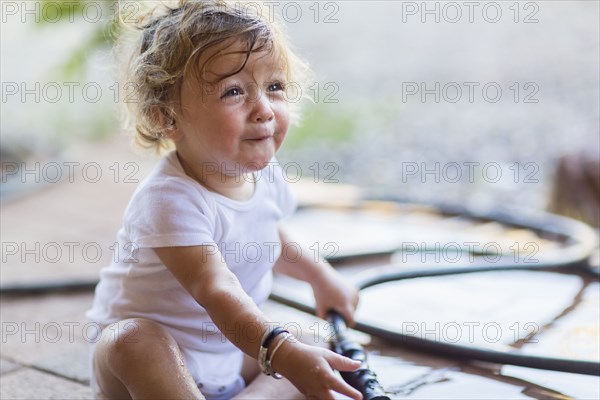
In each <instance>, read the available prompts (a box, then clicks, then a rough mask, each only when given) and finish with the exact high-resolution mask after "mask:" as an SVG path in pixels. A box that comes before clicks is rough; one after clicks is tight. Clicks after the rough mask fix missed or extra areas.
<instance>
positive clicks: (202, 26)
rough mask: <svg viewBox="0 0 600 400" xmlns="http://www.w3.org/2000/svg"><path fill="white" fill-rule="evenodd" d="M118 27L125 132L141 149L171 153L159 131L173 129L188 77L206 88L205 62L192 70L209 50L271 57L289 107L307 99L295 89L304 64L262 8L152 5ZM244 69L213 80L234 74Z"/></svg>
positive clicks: (212, 3)
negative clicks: (131, 132) (231, 47)
mask: <svg viewBox="0 0 600 400" xmlns="http://www.w3.org/2000/svg"><path fill="white" fill-rule="evenodd" d="M140 4H143V3H140ZM146 4H147V3H146ZM120 22H121V25H122V28H123V29H122V32H121V35H120V42H119V43H118V44H117V46H116V47H115V50H116V53H117V57H120V56H122V54H127V53H129V54H131V56H130V57H129V58H128V59H126V60H125V61H124V62H123V64H124V67H125V68H124V70H123V71H122V75H123V78H122V81H124V82H126V85H128V86H129V88H133V90H134V92H135V93H134V94H133V98H134V101H129V102H126V104H127V111H128V112H127V113H126V125H127V126H129V127H134V129H135V142H136V144H138V145H139V146H141V147H143V148H147V149H154V150H156V151H157V152H161V151H163V150H168V149H170V148H172V147H173V145H172V141H171V140H170V139H168V138H167V137H166V136H165V135H164V132H165V130H167V129H169V126H170V125H172V124H174V122H175V116H176V110H177V105H178V104H179V93H180V88H181V85H182V82H183V80H184V78H186V77H191V76H195V77H196V78H198V79H199V82H208V81H206V79H205V67H206V65H207V64H208V62H209V61H210V59H209V60H206V61H205V62H204V63H203V65H198V60H199V58H200V56H201V55H202V54H204V53H205V51H206V50H207V49H210V48H212V47H214V46H218V45H222V44H227V43H230V44H232V43H235V42H238V41H241V43H243V44H244V45H245V51H244V52H243V53H244V54H245V55H246V58H245V60H246V61H247V60H248V58H249V57H250V54H251V53H255V52H263V51H264V52H268V53H272V52H275V53H276V54H277V55H278V56H279V58H280V61H281V67H282V68H283V69H284V71H285V74H286V80H287V82H286V87H287V88H288V89H287V90H288V92H289V91H290V90H295V91H296V95H295V96H294V97H293V98H294V99H296V100H298V99H299V98H301V97H302V94H303V93H306V90H302V89H303V88H305V87H306V82H307V80H308V76H309V75H310V70H309V68H308V65H307V64H306V63H305V62H303V61H302V60H301V59H300V58H299V57H298V56H296V54H295V53H294V52H293V51H292V50H291V49H290V48H289V46H288V43H287V38H286V37H285V34H284V32H283V29H282V26H281V24H280V23H279V22H278V21H277V20H276V18H275V16H274V15H269V12H268V10H267V8H266V7H265V6H264V5H263V4H262V3H261V2H256V1H252V2H240V1H236V2H235V3H234V2H231V1H228V0H179V1H177V2H176V3H175V4H173V5H171V6H169V5H168V4H167V3H164V2H162V3H160V4H159V5H156V3H154V7H151V8H149V9H147V10H145V11H144V12H143V13H140V15H139V16H136V17H135V18H134V19H132V18H131V13H129V15H128V18H126V19H123V18H122V20H121V21H120ZM216 55H218V53H217V54H215V55H214V56H216ZM214 56H213V57H214ZM211 58H212V57H211ZM246 61H245V62H246ZM245 62H244V64H243V65H241V66H240V67H239V69H238V70H237V71H234V72H233V73H230V74H228V75H227V76H222V77H220V79H219V80H222V79H225V78H227V77H228V76H231V75H234V74H236V73H238V72H239V71H241V70H242V69H243V68H244V66H245ZM208 83H216V82H208ZM290 97H291V96H290ZM290 114H291V117H292V121H293V122H297V121H298V119H299V107H298V102H297V101H291V102H290Z"/></svg>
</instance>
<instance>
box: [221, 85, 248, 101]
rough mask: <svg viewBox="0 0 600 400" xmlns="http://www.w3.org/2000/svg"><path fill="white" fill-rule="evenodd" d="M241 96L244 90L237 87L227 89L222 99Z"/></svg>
mask: <svg viewBox="0 0 600 400" xmlns="http://www.w3.org/2000/svg"><path fill="white" fill-rule="evenodd" d="M241 94H243V92H242V89H240V88H239V87H237V86H235V87H232V88H229V89H227V90H226V91H225V93H224V94H223V96H221V98H225V97H234V96H239V95H241Z"/></svg>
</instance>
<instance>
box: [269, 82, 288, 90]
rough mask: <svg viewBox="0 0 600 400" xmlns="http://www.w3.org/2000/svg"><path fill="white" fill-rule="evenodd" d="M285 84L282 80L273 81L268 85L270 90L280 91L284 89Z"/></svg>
mask: <svg viewBox="0 0 600 400" xmlns="http://www.w3.org/2000/svg"><path fill="white" fill-rule="evenodd" d="M284 89H285V87H284V84H283V83H281V82H275V83H271V84H270V85H269V87H268V90H269V92H278V91H282V90H284Z"/></svg>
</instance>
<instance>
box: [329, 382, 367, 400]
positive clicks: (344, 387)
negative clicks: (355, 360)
mask: <svg viewBox="0 0 600 400" xmlns="http://www.w3.org/2000/svg"><path fill="white" fill-rule="evenodd" d="M330 389H331V390H333V391H335V392H338V393H341V394H343V395H346V396H348V397H350V398H352V399H355V400H361V399H362V398H363V397H362V394H361V393H360V392H359V391H358V390H356V389H354V388H353V387H352V386H350V385H348V384H347V383H346V382H344V381H343V380H342V379H340V378H338V377H336V379H335V380H333V381H332V382H331V386H330Z"/></svg>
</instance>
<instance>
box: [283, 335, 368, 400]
mask: <svg viewBox="0 0 600 400" xmlns="http://www.w3.org/2000/svg"><path fill="white" fill-rule="evenodd" d="M274 358H275V359H274V360H273V367H274V368H275V370H276V371H278V372H280V373H281V374H282V375H283V376H285V377H286V378H287V379H289V381H290V382H292V384H293V385H294V386H296V388H297V389H298V390H299V391H300V392H302V394H304V395H305V396H306V398H307V399H319V400H321V399H325V400H330V399H331V400H333V399H334V397H333V394H332V393H331V391H332V390H333V391H334V392H337V393H341V394H343V395H346V396H348V397H350V398H352V399H356V400H360V399H362V395H361V393H360V392H359V391H358V390H356V389H354V388H353V387H352V386H350V385H348V384H347V383H346V382H344V381H343V380H342V379H341V378H340V377H339V376H338V375H336V374H335V373H334V371H333V369H336V370H338V371H354V370H356V369H357V368H358V367H360V361H356V360H352V359H350V358H347V357H344V356H341V355H339V354H336V353H334V352H332V351H330V350H327V349H324V348H320V347H314V346H310V345H306V344H303V343H300V342H294V343H285V344H284V345H283V346H282V348H281V350H279V352H278V353H277V354H276V355H275V357H274Z"/></svg>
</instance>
